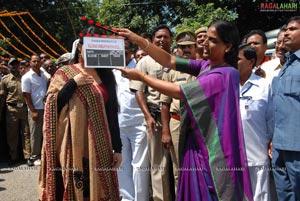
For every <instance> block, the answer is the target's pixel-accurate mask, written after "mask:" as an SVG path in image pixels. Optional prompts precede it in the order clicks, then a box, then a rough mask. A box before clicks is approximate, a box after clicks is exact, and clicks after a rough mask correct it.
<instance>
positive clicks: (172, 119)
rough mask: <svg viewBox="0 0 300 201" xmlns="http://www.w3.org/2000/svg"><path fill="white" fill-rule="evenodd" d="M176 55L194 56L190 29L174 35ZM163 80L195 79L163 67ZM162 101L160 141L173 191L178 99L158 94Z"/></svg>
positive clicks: (178, 127)
mask: <svg viewBox="0 0 300 201" xmlns="http://www.w3.org/2000/svg"><path fill="white" fill-rule="evenodd" d="M176 45H177V56H178V57H181V58H185V59H195V58H196V35H195V34H194V33H193V32H191V31H183V32H181V33H179V34H178V35H177V36H176ZM162 79H163V80H165V81H168V82H173V83H177V84H184V83H187V82H190V81H193V80H195V77H194V76H192V75H190V74H186V73H182V72H180V71H176V70H171V69H167V68H166V69H165V70H164V74H163V78H162ZM160 101H161V103H162V109H161V119H162V139H161V141H162V143H163V145H164V147H165V148H166V149H167V150H168V151H169V152H170V155H171V159H172V163H173V175H174V183H175V192H176V191H177V183H178V176H179V175H178V174H179V155H178V153H179V150H178V146H179V133H180V100H178V99H174V98H171V97H169V96H167V95H165V94H160Z"/></svg>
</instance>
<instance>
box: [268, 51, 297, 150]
mask: <svg viewBox="0 0 300 201" xmlns="http://www.w3.org/2000/svg"><path fill="white" fill-rule="evenodd" d="M295 56H296V57H295ZM292 57H295V60H293V61H289V60H290V58H292ZM270 98H271V101H272V102H273V104H274V132H273V140H272V144H273V147H274V148H276V149H280V150H288V151H300V50H298V51H296V52H295V53H293V54H289V56H288V60H287V62H286V63H285V64H284V65H283V67H282V68H281V71H280V72H279V74H278V76H277V77H275V78H274V79H273V81H272V91H271V97H270Z"/></svg>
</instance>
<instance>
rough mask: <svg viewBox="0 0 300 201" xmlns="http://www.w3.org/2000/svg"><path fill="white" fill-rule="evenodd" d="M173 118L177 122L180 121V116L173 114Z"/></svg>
mask: <svg viewBox="0 0 300 201" xmlns="http://www.w3.org/2000/svg"><path fill="white" fill-rule="evenodd" d="M171 118H173V119H176V120H177V121H180V114H176V113H171Z"/></svg>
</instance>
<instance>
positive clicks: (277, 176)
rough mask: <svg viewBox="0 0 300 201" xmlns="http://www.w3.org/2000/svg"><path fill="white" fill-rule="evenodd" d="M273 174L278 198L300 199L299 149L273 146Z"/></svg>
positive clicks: (287, 200) (287, 199)
mask: <svg viewBox="0 0 300 201" xmlns="http://www.w3.org/2000/svg"><path fill="white" fill-rule="evenodd" d="M272 166H273V175H274V180H275V185H276V192H277V196H278V200H280V201H281V200H286V201H290V200H295V201H299V200H300V151H285V150H278V149H275V148H274V147H273V154H272Z"/></svg>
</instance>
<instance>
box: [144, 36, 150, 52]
mask: <svg viewBox="0 0 300 201" xmlns="http://www.w3.org/2000/svg"><path fill="white" fill-rule="evenodd" d="M145 40H146V42H147V45H146V47H144V48H142V50H147V49H148V48H149V46H150V42H149V41H148V40H147V39H145Z"/></svg>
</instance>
